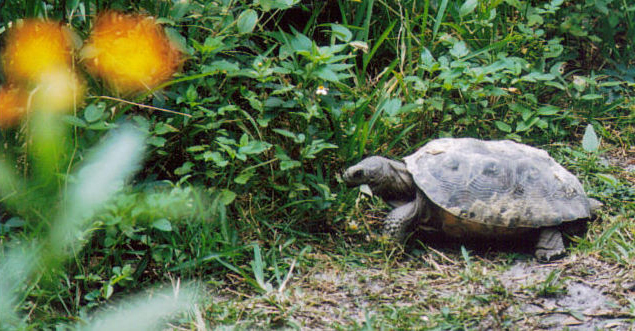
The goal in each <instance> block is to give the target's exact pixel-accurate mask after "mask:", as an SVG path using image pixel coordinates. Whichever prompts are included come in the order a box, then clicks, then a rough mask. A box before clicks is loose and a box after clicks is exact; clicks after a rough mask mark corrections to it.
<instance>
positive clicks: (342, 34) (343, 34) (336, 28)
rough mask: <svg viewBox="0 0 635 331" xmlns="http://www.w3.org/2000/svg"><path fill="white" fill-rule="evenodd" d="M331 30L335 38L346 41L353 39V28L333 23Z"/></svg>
mask: <svg viewBox="0 0 635 331" xmlns="http://www.w3.org/2000/svg"><path fill="white" fill-rule="evenodd" d="M331 31H333V35H334V36H335V38H337V39H339V40H340V41H343V42H345V43H347V42H349V41H351V39H353V33H352V32H351V30H349V29H348V28H346V27H345V26H343V25H340V24H331Z"/></svg>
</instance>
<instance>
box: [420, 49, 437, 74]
mask: <svg viewBox="0 0 635 331" xmlns="http://www.w3.org/2000/svg"><path fill="white" fill-rule="evenodd" d="M436 62H437V61H436V60H435V59H434V56H432V53H430V51H429V50H428V49H427V48H425V47H424V48H423V50H421V63H422V64H423V65H424V66H425V67H426V68H428V69H429V68H430V67H432V65H433V64H435V63H436Z"/></svg>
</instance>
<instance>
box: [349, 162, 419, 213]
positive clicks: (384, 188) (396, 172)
mask: <svg viewBox="0 0 635 331" xmlns="http://www.w3.org/2000/svg"><path fill="white" fill-rule="evenodd" d="M343 178H344V182H345V183H346V185H348V186H349V187H351V186H358V185H362V184H366V185H368V186H369V187H370V189H371V191H373V194H376V195H378V196H380V197H381V198H382V199H384V200H385V201H386V202H388V203H389V204H390V205H393V206H400V205H403V204H404V203H406V202H408V201H412V200H413V199H414V198H415V194H416V190H417V188H416V186H415V185H414V183H413V181H412V175H411V174H410V173H409V172H408V170H407V169H406V165H405V164H403V163H401V162H397V161H393V160H390V159H387V158H385V157H381V156H371V157H369V158H366V159H363V160H362V161H361V162H359V163H358V164H356V165H354V166H352V167H350V168H348V169H346V172H344V176H343Z"/></svg>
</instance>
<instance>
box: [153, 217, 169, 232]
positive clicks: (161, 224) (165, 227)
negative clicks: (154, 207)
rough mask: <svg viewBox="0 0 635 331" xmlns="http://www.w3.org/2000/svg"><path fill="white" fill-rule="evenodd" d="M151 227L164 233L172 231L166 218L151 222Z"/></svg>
mask: <svg viewBox="0 0 635 331" xmlns="http://www.w3.org/2000/svg"><path fill="white" fill-rule="evenodd" d="M152 227H153V228H155V229H157V230H161V231H165V232H170V231H172V223H170V221H168V220H167V219H166V218H160V219H158V220H156V221H154V222H152Z"/></svg>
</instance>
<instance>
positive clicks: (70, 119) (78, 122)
mask: <svg viewBox="0 0 635 331" xmlns="http://www.w3.org/2000/svg"><path fill="white" fill-rule="evenodd" d="M62 120H63V121H64V122H66V123H68V124H70V125H74V126H76V127H78V128H85V127H87V125H86V121H84V120H83V119H81V118H79V117H77V116H73V115H64V116H63V117H62Z"/></svg>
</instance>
